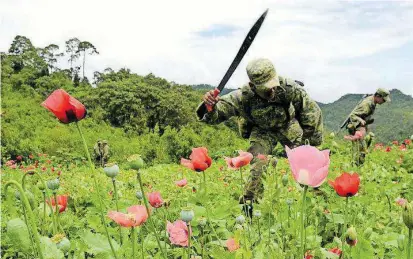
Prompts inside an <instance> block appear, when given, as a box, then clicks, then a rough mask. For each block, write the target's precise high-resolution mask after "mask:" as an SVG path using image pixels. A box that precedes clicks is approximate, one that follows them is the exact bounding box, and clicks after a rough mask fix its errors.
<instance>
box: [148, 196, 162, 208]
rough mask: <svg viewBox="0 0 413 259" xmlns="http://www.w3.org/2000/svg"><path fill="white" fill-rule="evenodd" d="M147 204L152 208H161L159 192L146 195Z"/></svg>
mask: <svg viewBox="0 0 413 259" xmlns="http://www.w3.org/2000/svg"><path fill="white" fill-rule="evenodd" d="M148 199H149V203H150V204H151V206H152V207H154V208H159V207H162V204H163V200H162V197H161V194H160V193H159V192H151V193H149V194H148Z"/></svg>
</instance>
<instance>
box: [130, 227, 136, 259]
mask: <svg viewBox="0 0 413 259" xmlns="http://www.w3.org/2000/svg"><path fill="white" fill-rule="evenodd" d="M131 240H132V259H135V245H136V230H135V227H132V229H131Z"/></svg>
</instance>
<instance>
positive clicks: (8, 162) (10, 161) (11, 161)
mask: <svg viewBox="0 0 413 259" xmlns="http://www.w3.org/2000/svg"><path fill="white" fill-rule="evenodd" d="M15 163H16V161H14V160H9V161H7V162H6V166H12V165H14V164H15Z"/></svg>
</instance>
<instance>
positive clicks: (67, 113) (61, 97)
mask: <svg viewBox="0 0 413 259" xmlns="http://www.w3.org/2000/svg"><path fill="white" fill-rule="evenodd" d="M42 106H43V107H45V108H46V109H48V110H49V111H51V112H53V114H54V115H55V116H56V117H57V118H58V119H59V120H60V121H61V122H62V123H65V124H68V123H71V122H75V121H80V120H81V119H83V118H84V117H85V116H86V108H85V106H84V105H83V104H82V103H81V102H79V101H78V100H76V99H75V98H74V97H72V96H71V95H70V94H68V93H67V92H66V91H65V90H63V89H58V90H55V91H54V92H53V93H52V94H51V95H50V96H49V97H47V99H46V100H45V101H44V102H43V103H42Z"/></svg>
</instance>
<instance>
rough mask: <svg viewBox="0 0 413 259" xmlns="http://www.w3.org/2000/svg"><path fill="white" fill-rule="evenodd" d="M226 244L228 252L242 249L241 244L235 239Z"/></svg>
mask: <svg viewBox="0 0 413 259" xmlns="http://www.w3.org/2000/svg"><path fill="white" fill-rule="evenodd" d="M225 244H226V246H227V249H228V251H230V252H233V251H235V250H237V249H238V248H239V247H240V246H239V243H238V242H237V241H236V240H235V239H233V238H230V239H228V240H227V241H225Z"/></svg>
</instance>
